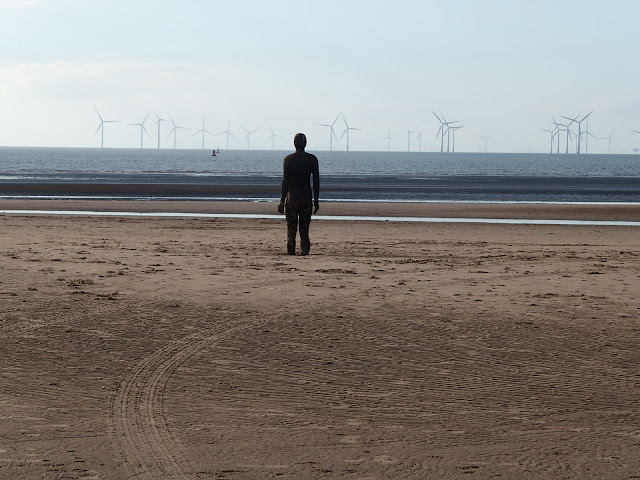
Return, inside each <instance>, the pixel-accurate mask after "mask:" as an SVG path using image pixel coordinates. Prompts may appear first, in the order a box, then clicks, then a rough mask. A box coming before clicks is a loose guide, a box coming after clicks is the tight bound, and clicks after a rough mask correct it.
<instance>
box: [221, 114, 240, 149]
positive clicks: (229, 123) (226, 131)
mask: <svg viewBox="0 0 640 480" xmlns="http://www.w3.org/2000/svg"><path fill="white" fill-rule="evenodd" d="M229 128H231V120H229V121H227V129H226V130H224V131H223V132H220V133H218V135H222V134H223V133H226V134H227V150H229V135H231V136H232V137H233V138H234V139H236V140H237V138H236V137H235V135H234V134H233V133H231V130H229Z"/></svg>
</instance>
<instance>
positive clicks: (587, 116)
mask: <svg viewBox="0 0 640 480" xmlns="http://www.w3.org/2000/svg"><path fill="white" fill-rule="evenodd" d="M593 112H594V110H591V111H590V112H589V113H587V114H586V115H585V116H584V117H582V120H578V117H579V115H577V116H576V117H575V118H569V117H565V116H564V115H563V116H562V118H566V119H567V120H570V123H569V126H571V124H572V123H577V124H578V143H577V146H576V153H578V154H579V153H580V140H581V139H582V122H584V121H585V120H586V119H587V118H589V115H591V114H592V113H593ZM568 147H569V145H568V144H567V153H569V151H568Z"/></svg>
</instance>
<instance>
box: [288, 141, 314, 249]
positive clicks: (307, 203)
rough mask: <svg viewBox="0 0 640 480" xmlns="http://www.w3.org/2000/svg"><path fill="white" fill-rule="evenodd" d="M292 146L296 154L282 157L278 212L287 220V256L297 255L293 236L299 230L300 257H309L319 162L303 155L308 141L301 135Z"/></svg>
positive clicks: (306, 154) (307, 155)
mask: <svg viewBox="0 0 640 480" xmlns="http://www.w3.org/2000/svg"><path fill="white" fill-rule="evenodd" d="M293 145H294V146H295V147H296V151H295V153H292V154H291V155H287V156H286V157H285V159H284V163H283V167H282V170H283V173H282V196H281V197H280V204H279V205H278V212H279V213H284V214H285V216H286V218H287V253H288V254H289V255H295V254H296V234H297V231H298V228H299V229H300V250H301V254H302V255H309V249H310V248H311V241H310V240H309V224H310V223H311V212H312V211H313V213H316V212H317V211H318V208H320V206H319V204H318V195H319V194H320V173H319V172H318V159H317V158H316V156H315V155H312V154H310V153H307V152H305V150H304V149H305V147H306V146H307V137H305V136H304V134H303V133H297V134H296V136H295V137H294V138H293ZM311 177H313V190H312V189H311V184H310V180H311Z"/></svg>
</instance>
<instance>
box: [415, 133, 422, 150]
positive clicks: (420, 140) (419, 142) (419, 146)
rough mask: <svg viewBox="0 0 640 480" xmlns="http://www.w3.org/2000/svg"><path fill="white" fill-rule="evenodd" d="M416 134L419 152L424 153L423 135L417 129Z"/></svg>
mask: <svg viewBox="0 0 640 480" xmlns="http://www.w3.org/2000/svg"><path fill="white" fill-rule="evenodd" d="M416 133H417V134H418V135H417V137H416V138H417V139H418V152H422V133H420V130H418V129H417V128H416Z"/></svg>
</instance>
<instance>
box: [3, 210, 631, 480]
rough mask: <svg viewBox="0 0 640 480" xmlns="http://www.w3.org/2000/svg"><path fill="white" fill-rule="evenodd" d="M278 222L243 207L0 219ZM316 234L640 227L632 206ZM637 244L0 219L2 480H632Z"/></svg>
mask: <svg viewBox="0 0 640 480" xmlns="http://www.w3.org/2000/svg"><path fill="white" fill-rule="evenodd" d="M45 208H46V209H59V210H64V209H68V210H97V211H156V212H161V211H183V212H211V213H215V212H218V213H275V212H274V210H275V204H273V203H268V202H263V203H249V202H242V203H240V202H236V203H233V202H227V203H224V202H125V201H121V202H98V201H65V202H52V201H37V200H31V201H25V200H2V201H0V209H15V210H20V209H45ZM320 213H322V214H325V215H383V216H442V217H483V218H547V219H549V218H558V219H574V220H581V219H588V220H627V221H639V220H640V207H639V206H637V205H635V206H634V205H626V206H624V205H623V206H620V205H619V206H616V205H598V206H593V205H590V206H579V205H526V204H521V205H505V204H503V205H491V204H363V203H353V204H338V203H336V204H332V203H321V211H320ZM639 239H640V230H639V229H638V227H617V226H558V225H488V224H451V223H437V224H419V223H396V222H355V221H354V222H349V221H344V222H333V221H330V220H323V221H319V220H318V221H312V224H311V240H312V242H313V244H312V250H311V255H310V256H308V257H301V256H295V257H292V256H288V255H286V254H285V253H286V246H285V224H284V219H185V218H172V219H168V218H118V217H69V216H53V215H52V216H49V215H26V214H22V215H20V214H18V215H14V214H12V215H0V273H1V275H0V302H1V303H0V305H1V309H0V338H1V340H0V358H1V359H2V363H1V364H0V417H1V418H2V421H0V478H3V479H4V478H7V479H35V478H38V479H62V478H64V479H72V478H102V479H105V478H106V479H129V478H135V479H149V480H152V479H153V480H156V479H186V478H189V479H191V478H201V479H209V478H211V479H267V478H283V479H315V478H354V479H356V478H357V479H386V478H390V479H426V478H447V479H449V478H482V479H484V478H503V479H512V478H513V479H542V478H544V479H546V478H549V479H556V478H571V479H585V478H602V479H609V478H610V479H623V478H640V455H638V451H639V448H640V367H639V365H640V351H639V350H638V343H639V341H640V297H639V295H638V291H640V289H639V288H638V287H639V285H640V242H639Z"/></svg>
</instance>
